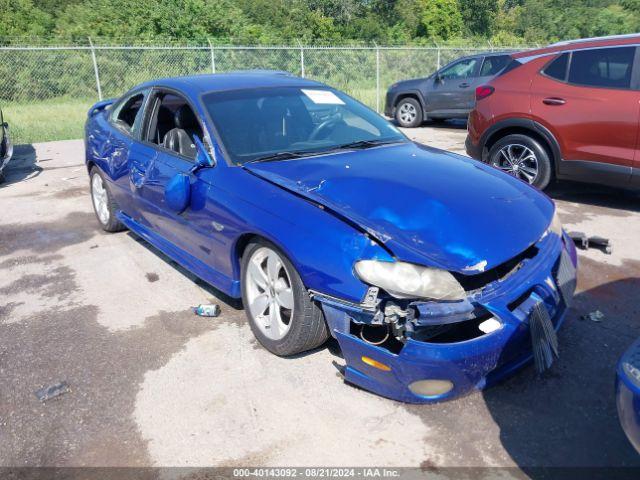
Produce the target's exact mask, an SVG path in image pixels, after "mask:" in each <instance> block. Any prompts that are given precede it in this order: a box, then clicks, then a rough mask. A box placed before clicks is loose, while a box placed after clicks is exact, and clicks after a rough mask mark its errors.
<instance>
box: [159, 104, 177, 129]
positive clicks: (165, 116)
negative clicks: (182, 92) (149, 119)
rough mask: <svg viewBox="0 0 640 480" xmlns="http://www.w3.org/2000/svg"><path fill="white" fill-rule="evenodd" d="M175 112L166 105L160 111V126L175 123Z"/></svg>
mask: <svg viewBox="0 0 640 480" xmlns="http://www.w3.org/2000/svg"><path fill="white" fill-rule="evenodd" d="M173 121H174V119H173V112H172V111H171V110H169V109H168V108H167V107H165V106H164V105H163V106H161V107H160V108H159V109H158V124H160V125H167V124H170V123H173Z"/></svg>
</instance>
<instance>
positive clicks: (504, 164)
mask: <svg viewBox="0 0 640 480" xmlns="http://www.w3.org/2000/svg"><path fill="white" fill-rule="evenodd" d="M491 163H492V165H493V166H494V167H498V168H499V169H500V170H502V171H503V172H507V173H508V174H510V175H513V176H514V177H516V178H520V179H522V180H524V181H525V182H527V183H528V184H530V185H531V184H533V182H535V180H536V178H538V158H537V157H536V154H535V153H534V152H533V150H531V149H530V148H529V147H525V146H524V145H519V144H509V145H505V146H504V147H502V148H501V149H500V150H499V151H498V154H497V155H496V156H495V157H494V159H493V161H492V162H491Z"/></svg>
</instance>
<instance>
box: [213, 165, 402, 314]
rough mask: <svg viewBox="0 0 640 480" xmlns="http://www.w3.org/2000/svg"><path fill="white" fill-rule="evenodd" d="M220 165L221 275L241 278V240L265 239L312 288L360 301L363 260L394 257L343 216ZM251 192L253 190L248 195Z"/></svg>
mask: <svg viewBox="0 0 640 480" xmlns="http://www.w3.org/2000/svg"><path fill="white" fill-rule="evenodd" d="M222 172H223V169H220V173H221V174H222V175H221V177H222V176H224V181H222V179H221V181H216V184H219V185H224V188H223V189H222V188H217V189H215V197H216V198H215V200H214V202H215V203H216V204H217V207H216V208H217V209H218V215H217V216H219V218H220V219H221V220H222V222H223V223H224V225H225V229H224V233H225V235H226V239H227V241H228V243H227V245H228V256H227V258H226V259H221V265H220V269H221V271H222V272H221V273H223V274H225V275H227V276H229V277H230V278H232V279H233V280H234V281H239V279H240V268H239V258H238V257H239V253H240V254H241V252H238V249H237V246H238V242H240V241H242V239H244V238H246V237H247V235H256V236H259V237H263V238H265V239H267V240H269V241H270V242H272V243H273V244H275V245H276V246H277V247H279V248H280V249H281V250H282V251H283V252H284V254H285V255H286V256H287V257H288V258H289V260H290V261H291V263H293V265H294V266H295V268H296V270H297V271H298V273H299V274H300V277H301V278H302V281H303V283H304V284H305V286H306V288H307V289H311V290H315V291H318V292H321V293H324V294H327V295H331V296H335V297H339V298H342V299H345V300H349V301H352V302H360V301H361V300H362V298H363V297H364V295H365V293H366V290H367V287H368V286H367V285H366V284H364V283H362V282H361V281H360V280H359V279H358V278H357V277H356V276H355V274H354V272H353V264H354V263H355V262H356V261H357V260H360V259H363V258H371V259H381V260H387V261H391V260H392V259H393V258H392V256H391V255H390V254H389V253H388V251H387V250H385V249H384V248H383V247H381V246H380V245H379V244H378V243H376V242H375V241H373V240H372V239H371V238H369V237H368V236H367V235H366V234H364V233H363V232H361V231H359V230H357V229H356V228H354V227H353V226H351V225H348V224H347V223H345V222H344V221H343V220H341V219H339V218H338V217H336V216H334V215H332V214H331V213H330V212H327V211H326V210H324V209H322V208H321V207H319V206H317V205H316V204H313V203H311V202H309V201H308V200H305V199H302V198H300V197H298V196H296V195H294V194H292V193H290V192H288V191H287V190H285V189H283V188H281V187H278V186H276V185H274V184H272V183H270V182H268V181H266V180H263V179H261V178H259V177H257V176H255V175H253V174H251V173H249V172H247V171H245V170H243V169H241V168H226V169H224V173H222ZM247 192H251V194H250V195H247Z"/></svg>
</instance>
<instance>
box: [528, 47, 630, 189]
mask: <svg viewBox="0 0 640 480" xmlns="http://www.w3.org/2000/svg"><path fill="white" fill-rule="evenodd" d="M636 50H637V49H636V47H634V46H622V47H605V48H593V49H585V50H576V51H573V52H565V53H563V54H561V55H559V56H557V57H556V58H555V59H553V60H552V61H551V62H550V63H548V64H547V65H546V66H545V68H544V69H543V70H542V71H541V72H540V73H539V74H538V75H536V76H535V77H534V79H533V83H532V88H531V91H532V95H531V112H532V114H533V115H534V116H535V117H537V118H538V119H540V122H541V123H543V124H544V125H545V126H546V127H547V128H549V130H551V132H552V133H553V134H554V136H555V137H556V139H557V140H558V142H559V143H560V150H561V153H562V159H563V161H562V162H561V163H560V165H559V171H560V174H561V175H567V176H571V177H572V178H576V179H583V180H589V181H596V182H599V183H610V184H614V185H620V184H623V185H624V184H627V183H628V182H629V181H630V178H631V167H632V164H633V162H634V158H635V156H636V146H637V140H638V119H639V117H640V92H638V90H637V88H635V87H636V85H635V83H636V82H635V80H634V78H635V77H634V76H637V72H635V71H634V63H635V62H634V59H635V58H636V55H637V51H636Z"/></svg>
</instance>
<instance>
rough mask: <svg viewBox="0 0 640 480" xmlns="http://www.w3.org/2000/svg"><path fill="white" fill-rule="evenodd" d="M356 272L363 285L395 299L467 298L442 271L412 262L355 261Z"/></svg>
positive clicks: (457, 284) (450, 276)
mask: <svg viewBox="0 0 640 480" xmlns="http://www.w3.org/2000/svg"><path fill="white" fill-rule="evenodd" d="M355 269H356V273H357V274H358V277H359V278H360V279H361V280H362V281H363V282H365V283H368V284H370V285H375V286H376V287H380V288H382V289H384V290H386V291H387V292H388V293H389V294H390V295H393V296H394V297H396V298H427V299H430V300H462V299H464V298H466V293H465V291H464V289H463V288H462V286H461V285H460V283H458V281H457V280H456V279H455V278H454V277H453V275H451V274H450V273H449V272H447V271H445V270H440V269H437V268H430V267H421V266H419V265H414V264H412V263H404V262H380V261H377V260H360V261H359V262H356V264H355Z"/></svg>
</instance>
